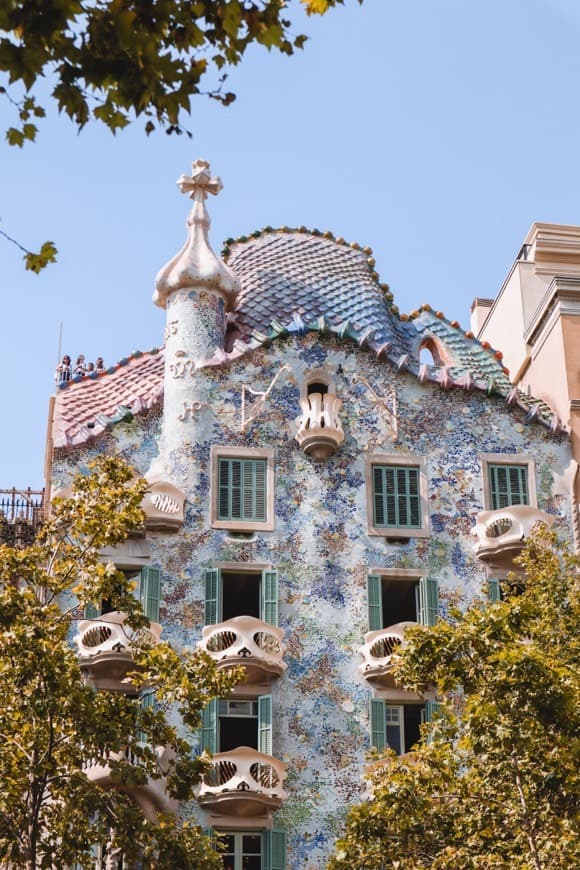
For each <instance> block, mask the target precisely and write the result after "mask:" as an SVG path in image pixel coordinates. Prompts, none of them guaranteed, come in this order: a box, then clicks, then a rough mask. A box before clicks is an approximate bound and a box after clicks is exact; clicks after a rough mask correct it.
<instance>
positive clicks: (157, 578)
mask: <svg viewBox="0 0 580 870" xmlns="http://www.w3.org/2000/svg"><path fill="white" fill-rule="evenodd" d="M125 573H127V574H128V575H129V577H130V578H131V579H134V580H135V582H136V589H135V596H136V597H137V598H138V599H139V601H140V602H141V604H142V605H143V612H144V613H145V616H146V617H147V618H148V619H150V620H151V622H159V603H160V600H161V571H160V570H159V568H151V567H150V566H148V565H144V566H143V567H142V568H141V570H140V571H136V570H133V571H131V572H125ZM110 610H111V608H110V607H109V606H108V604H107V603H106V602H101V606H100V607H96V606H95V605H94V604H87V606H86V607H85V614H84V615H85V619H97V618H98V617H99V616H102V615H103V614H105V613H108V612H110Z"/></svg>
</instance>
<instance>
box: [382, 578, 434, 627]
mask: <svg viewBox="0 0 580 870" xmlns="http://www.w3.org/2000/svg"><path fill="white" fill-rule="evenodd" d="M367 601H368V615H369V631H379V630H380V629H381V628H388V627H389V626H390V625H396V624H397V623H399V622H420V623H422V624H423V625H435V623H436V622H437V617H438V612H439V591H438V582H437V580H436V579H435V578H433V577H418V578H406V577H405V578H401V577H389V576H381V575H379V574H369V576H368V578H367Z"/></svg>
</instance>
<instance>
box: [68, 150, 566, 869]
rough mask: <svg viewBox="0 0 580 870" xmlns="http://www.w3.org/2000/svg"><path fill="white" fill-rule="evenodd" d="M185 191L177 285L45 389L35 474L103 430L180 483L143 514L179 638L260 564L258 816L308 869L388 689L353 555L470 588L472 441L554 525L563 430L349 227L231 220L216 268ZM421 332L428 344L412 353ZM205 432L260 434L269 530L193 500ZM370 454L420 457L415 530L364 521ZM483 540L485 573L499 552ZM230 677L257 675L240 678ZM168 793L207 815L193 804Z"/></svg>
mask: <svg viewBox="0 0 580 870" xmlns="http://www.w3.org/2000/svg"><path fill="white" fill-rule="evenodd" d="M202 168H203V167H202ZM194 177H195V174H194ZM209 192H212V191H209ZM204 198H205V196H203V197H202V196H200V197H198V200H197V201H196V203H195V205H194V212H195V210H196V209H197V217H195V218H190V224H189V228H190V242H189V245H190V247H189V252H188V250H187V248H188V246H187V245H186V248H185V249H184V251H185V252H186V256H189V257H190V261H189V263H188V264H186V266H187V268H185V267H183V268H181V267H180V264H179V262H178V263H177V267H176V266H175V261H172V262H173V269H174V272H175V271H176V270H177V271H178V272H179V270H180V268H181V272H180V275H181V277H180V279H179V281H180V282H181V284H182V285H183V286H180V287H177V288H174V287H173V286H172V285H171V280H169V279H168V278H167V271H166V273H165V275H164V276H163V279H162V281H163V282H164V285H163V287H164V293H165V294H166V297H165V298H166V299H170V300H171V301H170V303H167V305H166V308H167V331H166V347H165V351H154V352H150V353H145V354H141V355H138V356H134V357H132V358H130V359H127V360H122V361H121V363H120V364H119V367H118V368H116V369H115V370H114V371H110V372H109V373H108V374H105V375H103V376H101V377H100V378H98V379H96V380H91V379H88V378H84V379H82V380H80V381H78V382H77V383H71V384H69V385H67V386H66V387H65V388H63V389H62V390H61V391H60V394H59V396H58V397H57V401H56V409H55V419H54V426H53V438H54V447H55V451H54V456H55V458H54V465H53V478H54V479H53V485H65V484H66V482H67V480H68V479H69V476H70V475H71V474H73V473H74V472H75V471H76V470H77V469H78V468H79V467H83V466H84V465H85V464H86V462H87V461H88V460H89V459H90V458H91V457H92V456H94V455H95V454H98V453H101V452H103V451H115V452H118V453H120V454H121V455H123V456H124V457H126V458H127V459H128V460H129V461H130V462H131V463H132V464H133V465H134V466H135V467H136V468H137V470H138V471H139V472H140V473H141V474H143V475H148V476H149V478H150V479H156V480H165V481H168V482H169V483H171V484H173V485H174V486H175V487H176V488H177V490H178V491H181V492H182V493H183V494H184V495H185V513H184V521H183V523H182V524H181V525H180V526H179V528H177V529H172V530H170V529H163V528H162V529H151V530H149V531H148V533H147V540H148V544H149V549H150V555H149V556H147V557H146V561H147V563H148V564H150V565H152V566H154V567H156V568H159V569H160V570H161V578H162V606H161V611H160V619H159V621H160V622H161V624H162V625H163V632H164V637H166V638H168V639H169V640H171V642H172V643H173V644H174V645H175V646H176V647H177V648H183V649H186V650H191V649H194V648H195V647H196V644H197V643H198V642H199V641H200V639H201V637H202V630H203V628H204V623H205V615H204V614H206V613H207V603H206V599H207V572H208V571H209V570H210V569H213V568H216V567H217V568H220V567H221V569H222V571H225V572H230V573H232V575H234V574H236V572H238V573H239V569H241V570H242V573H243V570H244V569H245V570H246V572H248V569H251V568H252V566H254V570H255V572H256V573H259V572H262V571H263V570H265V569H266V570H268V569H275V570H276V571H277V576H278V610H279V626H280V627H281V628H282V629H283V630H284V640H283V643H284V644H285V648H286V649H285V652H284V657H283V658H284V663H285V665H286V666H287V667H286V669H285V670H284V671H283V672H282V673H281V675H279V676H278V675H276V676H274V677H273V678H272V680H271V690H270V691H271V695H272V746H271V754H272V755H273V756H274V758H276V759H279V760H280V761H282V762H283V763H285V764H286V765H287V778H286V781H285V783H284V790H285V792H286V794H287V797H286V799H285V800H283V801H282V804H281V807H280V808H279V809H276V810H275V811H274V812H268V813H267V816H268V818H267V822H266V825H267V826H273V827H274V828H275V829H276V830H279V831H283V832H285V835H286V844H287V851H286V855H287V857H286V859H285V861H286V866H287V867H288V868H291V870H315V868H322V867H324V866H325V863H326V860H327V859H328V856H329V854H330V851H331V849H332V844H333V841H334V838H335V836H336V835H337V834H338V833H339V832H340V828H341V824H342V821H343V818H344V814H345V812H346V810H347V808H348V805H349V804H351V803H352V802H354V801H358V800H360V799H361V797H362V794H363V784H362V773H363V767H364V762H365V753H366V752H367V751H368V750H369V748H370V746H371V737H370V723H369V708H370V700H371V698H372V697H384V698H386V699H387V702H388V700H389V698H395V699H396V700H395V703H397V704H401V703H403V702H402V701H401V698H400V693H399V695H396V692H395V693H391V695H389V690H388V689H385V688H384V686H383V687H382V688H381V684H374V685H375V688H373V684H372V683H371V682H370V681H368V680H367V679H365V676H364V675H363V674H362V673H361V670H360V665H361V662H362V658H361V654H360V652H359V650H360V648H361V647H362V645H363V643H364V639H365V634H366V633H367V632H368V631H369V627H370V626H369V615H368V603H369V602H368V598H367V595H368V592H367V589H368V577H369V575H373V576H383V577H386V578H388V577H389V576H393V577H394V578H401V577H403V578H407V579H408V578H417V579H418V578H422V577H430V578H435V579H436V580H437V581H438V589H439V602H438V606H439V612H440V614H443V615H444V613H445V610H446V608H447V607H448V605H449V603H450V602H451V601H453V602H456V601H460V602H461V603H464V604H465V603H467V602H469V601H471V600H472V599H474V598H475V597H478V596H480V597H485V595H486V594H487V578H488V575H490V574H493V566H494V562H493V558H492V559H491V560H489V559H488V560H487V561H486V560H484V559H482V558H480V557H479V556H478V555H477V554H476V550H475V545H476V538H475V536H474V533H473V530H474V527H475V525H476V521H477V517H478V514H479V513H480V512H482V511H484V510H486V509H489V508H490V504H489V503H488V500H487V501H486V498H487V499H488V497H486V494H485V487H484V472H485V463H484V466H483V468H484V471H482V462H481V457H482V456H484V455H487V454H493V455H495V454H499V455H500V459H499V462H500V464H501V462H505V461H507V462H512V461H513V464H514V465H518V462H520V463H524V464H526V463H528V462H529V463H530V464H529V465H526V468H527V469H528V473H529V474H530V475H532V474H533V475H534V478H535V490H536V499H535V500H534V498H533V495H532V497H531V498H530V503H531V504H532V507H537V508H538V509H539V511H543V512H545V514H547V515H548V516H549V518H551V520H553V522H554V525H555V527H556V528H557V529H558V530H560V531H561V533H562V534H564V535H567V534H568V529H569V527H570V520H571V509H572V508H571V499H570V490H571V477H570V476H571V454H570V447H569V442H568V437H567V434H566V432H564V431H563V430H562V427H561V425H560V423H559V421H558V420H557V419H555V418H554V417H553V415H552V414H551V412H550V410H549V409H548V408H547V406H546V405H544V404H543V403H541V402H535V401H533V400H532V399H530V398H529V397H527V396H523V395H521V394H519V393H517V392H514V391H513V390H512V388H511V386H510V383H509V380H508V378H507V374H506V372H505V371H504V370H503V369H502V363H501V361H500V357H501V354H499V353H496V352H495V351H494V350H493V349H492V348H489V347H484V346H483V345H481V344H479V343H478V342H477V341H475V340H474V339H473V338H472V337H469V336H466V335H465V333H463V332H462V331H461V330H460V329H459V327H458V325H457V324H451V323H449V322H448V321H447V320H446V319H445V318H444V317H443V316H442V315H441V314H440V313H439V312H433V311H431V310H430V309H429V308H425V307H424V308H423V309H422V310H421V311H418V312H414V313H413V315H411V316H408V317H403V316H400V315H399V314H398V312H397V310H396V308H395V307H394V306H393V305H392V297H391V295H390V293H389V292H388V290H387V289H386V288H385V287H384V286H381V285H379V284H378V283H377V276H376V275H375V274H374V273H373V265H374V264H373V263H372V261H371V263H370V264H369V262H368V258H369V255H368V253H366V252H364V251H361V250H360V249H359V248H358V246H355V248H353V247H349V246H346V245H345V244H343V243H342V242H341V241H340V240H334V239H332V238H327V237H325V236H323V235H321V234H318V233H309V232H306V231H304V230H298V231H293V232H290V231H288V230H282V231H277V232H274V231H270V230H266V231H264V232H263V233H261V234H256V235H255V236H254V237H250V238H248V239H247V240H240V241H238V242H235V243H234V242H231V241H230V242H229V243H228V245H227V251H226V257H227V258H228V259H227V262H228V265H229V268H227V267H224V270H225V271H223V272H220V273H219V274H218V272H219V270H218V271H216V269H215V268H214V267H213V265H212V263H211V262H210V261H211V257H213V256H214V255H213V254H212V253H211V249H209V248H208V250H207V251H204V252H202V253H203V256H204V257H205V263H203V262H202V264H201V266H200V262H201V261H200V259H199V258H198V260H197V261H196V262H195V263H194V264H193V265H192V261H193V260H195V258H194V257H193V254H192V251H193V253H195V251H196V250H198V249H199V246H200V244H201V242H200V240H199V238H197V239H196V238H194V236H195V232H196V231H197V232H201V233H202V235H203V237H204V239H205V241H207V234H206V230H207V226H206V225H205V224H204V220H205V217H204V212H205V206H204V202H203V200H204ZM192 214H193V213H192ZM196 221H197V227H196V224H195V222H196ZM200 227H201V229H200ZM202 241H203V239H202ZM195 246H197V248H196V247H195ZM208 251H209V254H208ZM210 254H211V257H210ZM182 255H183V252H182ZM216 259H217V258H216ZM202 260H203V257H202ZM208 263H209V265H208ZM181 266H183V264H181ZM196 269H197V271H196ZM188 270H189V271H188ZM204 270H205V271H204ZM212 270H213V271H212ZM230 270H231V271H230ZM184 275H185V277H184ZM172 280H173V279H172ZM208 299H209V304H205V303H206V302H207V300H208ZM204 300H205V301H204ZM224 309H225V311H226V312H227V314H226V322H227V327H226V326H224V327H221V333H220V322H223V314H224ZM224 330H226V331H225V332H224ZM422 346H423V347H426V348H428V349H429V350H430V351H431V353H432V356H433V359H432V364H431V365H428V364H426V363H424V362H422V361H421V358H420V350H421V347H422ZM163 378H164V387H163ZM309 379H310V380H312V381H313V382H314V385H315V386H314V390H313V392H314V394H316V391H317V390H319V391H320V392H321V395H327V394H325V393H324V392H323V390H322V388H321V387H320V384H321V383H323V384H324V386H326V387H327V388H328V393H329V394H332V395H336V397H337V399H338V400H341V402H342V405H341V406H340V403H337V404H336V407H337V408H339V410H338V411H336V415H337V417H336V419H337V421H338V422H337V425H340V427H341V430H342V434H343V438H342V439H341V438H338V437H336V439H335V440H336V444H335V447H336V452H334V453H333V449H334V448H333V449H331V450H328V451H327V453H326V455H324V456H323V457H322V458H320V457H318V459H315V458H313V456H312V455H307V454H306V453H305V452H304V450H303V449H302V448H301V447H300V446H299V444H298V443H297V441H296V433H297V429H298V425H299V421H300V418H301V415H302V416H304V407H305V405H304V402H305V401H306V407H308V401H309V400H308V396H307V394H308V390H307V384H308V382H309ZM316 385H317V386H316ZM305 396H306V399H305V398H304V397H305ZM301 399H302V404H301ZM313 401H314V397H313V399H312V400H311V404H313ZM322 403H323V404H324V399H322ZM315 425H316V421H314V422H313V423H312V426H313V427H315ZM324 428H326V430H327V434H328V431H329V427H328V425H327V426H326V427H323V429H324ZM332 428H333V427H332V425H331V426H330V430H332ZM330 436H332V431H330ZM330 440H332V437H331V438H330ZM212 448H213V450H214V454H215V453H217V455H218V457H219V448H235V449H233V450H231V451H230V453H229V454H227V455H229V456H236V450H238V451H239V455H240V456H246V455H247V456H250V457H251V455H252V454H251V452H246V451H251V450H252V449H257V450H259V449H264V448H267V449H269V450H271V451H273V454H272V455H273V458H272V459H271V460H270V459H268V460H267V462H268V463H270V464H271V467H272V468H273V496H274V510H273V517H270V519H271V520H272V524H273V529H272V530H268V531H264V530H263V528H261V527H260V522H261V521H260V520H259V519H258V520H257V521H255V520H254V521H251V522H249V523H247V522H245V521H244V520H240V521H239V522H238V523H237V525H238V528H237V529H236V528H235V526H236V520H235V519H234V520H233V521H230V527H229V528H228V527H225V528H218V527H216V525H219V523H216V522H213V524H212V507H211V500H212V498H214V508H215V499H216V498H217V499H218V500H219V497H220V496H219V493H216V487H217V486H218V482H219V481H218V479H217V477H216V472H215V467H212V455H211V451H212ZM323 452H324V451H323ZM332 454H333V455H332ZM256 455H259V454H256ZM377 456H378V457H379V459H375V460H374V461H375V462H376V463H378V464H379V465H383V464H384V465H389V464H390V465H394V466H397V465H398V458H400V459H401V460H402V461H403V460H404V461H406V462H407V463H409V462H410V463H411V467H415V466H416V467H417V468H419V467H420V468H421V469H422V471H423V472H424V480H423V486H424V490H423V493H422V494H423V502H422V506H421V511H422V512H423V513H422V518H423V521H424V526H425V528H426V532H425V533H424V534H423V535H420V534H415V533H416V532H417V531H418V530H417V529H416V528H415V529H413V528H411V530H409V528H401V529H400V530H399V531H398V532H397V530H396V529H395V530H394V529H392V528H391V529H386V530H385V531H384V533H383V534H369V527H370V526H373V525H375V520H376V517H373V516H369V513H371V514H372V513H373V500H372V498H371V499H370V500H369V498H368V491H369V487H372V485H373V479H372V474H371V472H370V466H371V465H372V464H373V459H372V457H377ZM409 457H411V459H409ZM521 457H525V459H521ZM519 458H520V459H519ZM212 468H214V470H212ZM212 477H213V479H212ZM270 494H271V493H270ZM215 509H217V510H218V512H219V509H220V505H219V504H218V506H217V508H215ZM265 510H266V511H267V506H266V508H265ZM539 516H541V515H539ZM536 519H537V517H536ZM232 523H233V526H234V527H232ZM226 525H227V524H226ZM411 525H412V523H411ZM498 559H499V561H498V563H497V565H496V568H497V571H496V576H497V574H498V572H500V573H501V571H502V570H504V568H505V562H502V561H501V555H500V556H498ZM238 566H239V568H238ZM490 566H491V568H490ZM250 573H251V570H250ZM224 594H225V592H224ZM385 618H386V617H385ZM385 624H387V625H388V624H389V623H388V620H387V621H386V623H385ZM377 685H378V686H379V688H378V689H377ZM237 697H239V698H242V699H243V698H249V699H252V698H255V697H256V694H255V692H253V690H252V689H251V688H249V689H248V691H247V692H246V693H244V690H243V689H241V690H238V696H237ZM403 700H404V699H403ZM411 700H413V701H417V702H418V700H420V699H411ZM217 748H218V749H219V746H218V747H217ZM234 801H235V799H234ZM210 809H211V807H210ZM180 812H182V813H183V814H185V815H188V816H189V815H193V816H196V817H197V818H199V820H200V821H201V822H202V824H204V825H205V826H207V825H208V824H211V821H212V820H211V817H210V816H209V815H208V812H207V811H206V810H202V809H200V807H198V806H197V805H192V806H187V807H181V808H180ZM227 812H230V813H231V816H232V824H231V826H230V825H228V823H227V820H226V822H224V821H223V816H222V818H221V822H220V824H219V827H220V829H221V830H230V829H231V830H232V831H234V830H237V831H248V832H252V831H255V830H256V829H257V830H261V829H262V828H263V827H264V821H263V819H261V820H260V821H258V822H256V821H255V819H252V817H251V816H250V817H246V818H245V820H244V818H242V819H241V820H240V818H239V816H236V813H235V808H234V809H233V810H232V809H231V806H230V809H229V810H227ZM227 812H226V819H227ZM262 860H263V862H264V863H263V864H261V865H260V866H263V867H264V868H266V863H265V862H266V860H269V861H270V862H271V867H272V868H275V867H278V864H276V863H275V861H274V860H273V859H271V857H270V858H269V859H266V858H265V857H263V859H262ZM278 860H279V859H278ZM228 866H229V865H228ZM231 866H232V867H233V866H234V864H233V863H232V865H231ZM252 866H258V864H256V865H252Z"/></svg>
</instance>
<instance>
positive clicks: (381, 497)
mask: <svg viewBox="0 0 580 870" xmlns="http://www.w3.org/2000/svg"><path fill="white" fill-rule="evenodd" d="M367 504H368V521H369V534H371V535H384V536H387V537H398V538H406V537H425V536H426V535H428V534H429V522H428V513H427V481H426V475H425V467H424V462H423V461H422V459H421V458H420V457H417V456H407V455H400V454H394V455H386V454H374V455H372V456H370V457H369V465H368V471H367Z"/></svg>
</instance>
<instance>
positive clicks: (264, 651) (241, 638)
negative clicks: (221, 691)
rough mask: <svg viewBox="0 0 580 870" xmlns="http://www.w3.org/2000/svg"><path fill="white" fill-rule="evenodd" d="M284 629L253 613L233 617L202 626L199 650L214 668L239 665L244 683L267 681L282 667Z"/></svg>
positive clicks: (281, 672) (282, 669) (198, 644)
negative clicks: (258, 617) (211, 662)
mask: <svg viewBox="0 0 580 870" xmlns="http://www.w3.org/2000/svg"><path fill="white" fill-rule="evenodd" d="M283 638H284V630H283V629H281V628H277V627H276V626H274V625H269V624H268V623H267V622H262V620H261V619H256V618H255V617H253V616H235V617H234V618H233V619H228V620H226V622H219V623H217V624H216V625H206V626H205V628H204V629H203V632H202V639H201V640H200V641H198V643H197V646H198V647H199V649H202V650H204V651H205V652H207V653H208V655H210V656H211V658H212V659H213V660H214V661H215V662H216V664H217V665H218V667H234V666H235V665H243V667H244V668H245V669H246V679H245V683H244V685H248V684H250V685H252V684H255V683H259V684H260V685H263V684H264V683H265V684H269V682H270V680H271V679H272V677H279V676H280V675H281V674H283V673H284V671H285V670H286V667H287V665H286V663H285V662H284V660H283V659H284V652H285V651H286V647H285V646H284V644H283V642H282V641H283Z"/></svg>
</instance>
